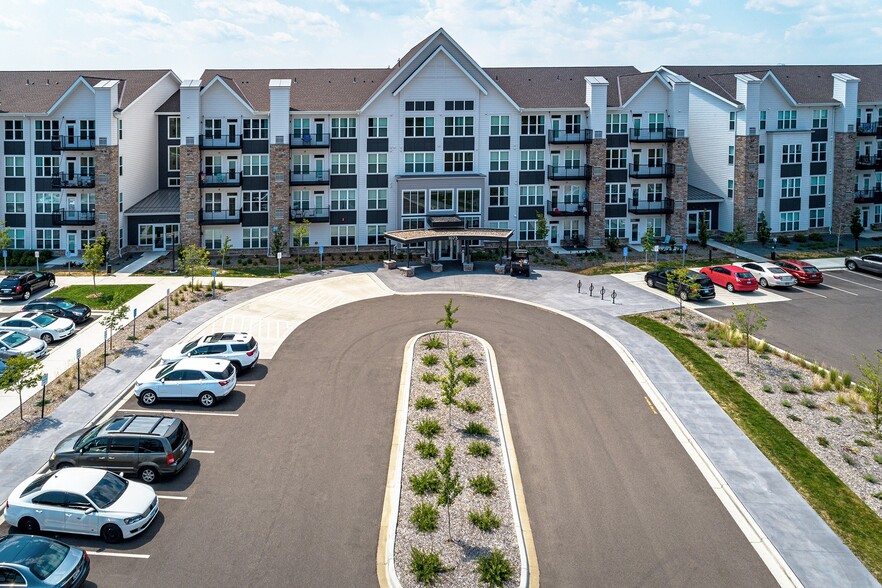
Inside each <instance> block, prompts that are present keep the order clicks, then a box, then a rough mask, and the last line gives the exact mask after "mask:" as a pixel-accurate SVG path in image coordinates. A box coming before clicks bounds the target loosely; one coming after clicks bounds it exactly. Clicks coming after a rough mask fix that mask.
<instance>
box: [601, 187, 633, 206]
mask: <svg viewBox="0 0 882 588" xmlns="http://www.w3.org/2000/svg"><path fill="white" fill-rule="evenodd" d="M605 196H606V200H605V201H606V203H607V204H625V202H627V201H628V184H607V185H606V188H605Z"/></svg>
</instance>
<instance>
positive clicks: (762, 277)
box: [733, 261, 796, 288]
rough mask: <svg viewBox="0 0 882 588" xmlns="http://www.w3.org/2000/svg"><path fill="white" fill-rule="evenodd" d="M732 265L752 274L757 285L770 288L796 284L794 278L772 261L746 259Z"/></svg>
mask: <svg viewBox="0 0 882 588" xmlns="http://www.w3.org/2000/svg"><path fill="white" fill-rule="evenodd" d="M733 265H735V266H738V267H742V268H744V269H746V270H747V271H749V272H750V273H751V274H753V277H754V278H756V279H757V281H758V282H759V285H760V286H762V287H763V288H770V287H772V286H776V287H789V286H795V285H796V278H794V277H793V276H791V275H790V274H788V273H787V272H785V271H784V270H783V269H781V268H780V267H778V266H777V265H775V264H774V263H769V262H767V261H765V262H756V261H747V262H744V263H736V264H733Z"/></svg>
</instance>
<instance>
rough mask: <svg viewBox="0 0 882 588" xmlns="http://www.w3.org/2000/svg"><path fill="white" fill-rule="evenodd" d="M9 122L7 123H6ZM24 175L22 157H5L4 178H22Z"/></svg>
mask: <svg viewBox="0 0 882 588" xmlns="http://www.w3.org/2000/svg"><path fill="white" fill-rule="evenodd" d="M7 122H9V121H7ZM24 175H25V173H24V155H7V156H6V177H7V178H23V177H24Z"/></svg>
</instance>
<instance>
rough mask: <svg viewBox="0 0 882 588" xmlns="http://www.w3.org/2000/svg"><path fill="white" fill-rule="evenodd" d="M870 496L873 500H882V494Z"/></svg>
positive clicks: (877, 493)
mask: <svg viewBox="0 0 882 588" xmlns="http://www.w3.org/2000/svg"><path fill="white" fill-rule="evenodd" d="M870 496H872V497H873V498H876V499H878V500H882V492H876V493H874V494H870Z"/></svg>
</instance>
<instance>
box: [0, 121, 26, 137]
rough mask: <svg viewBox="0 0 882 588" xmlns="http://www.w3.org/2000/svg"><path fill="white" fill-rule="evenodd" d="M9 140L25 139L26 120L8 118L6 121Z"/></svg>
mask: <svg viewBox="0 0 882 588" xmlns="http://www.w3.org/2000/svg"><path fill="white" fill-rule="evenodd" d="M5 138H6V140H7V141H24V121H21V120H8V121H6V136H5Z"/></svg>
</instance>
